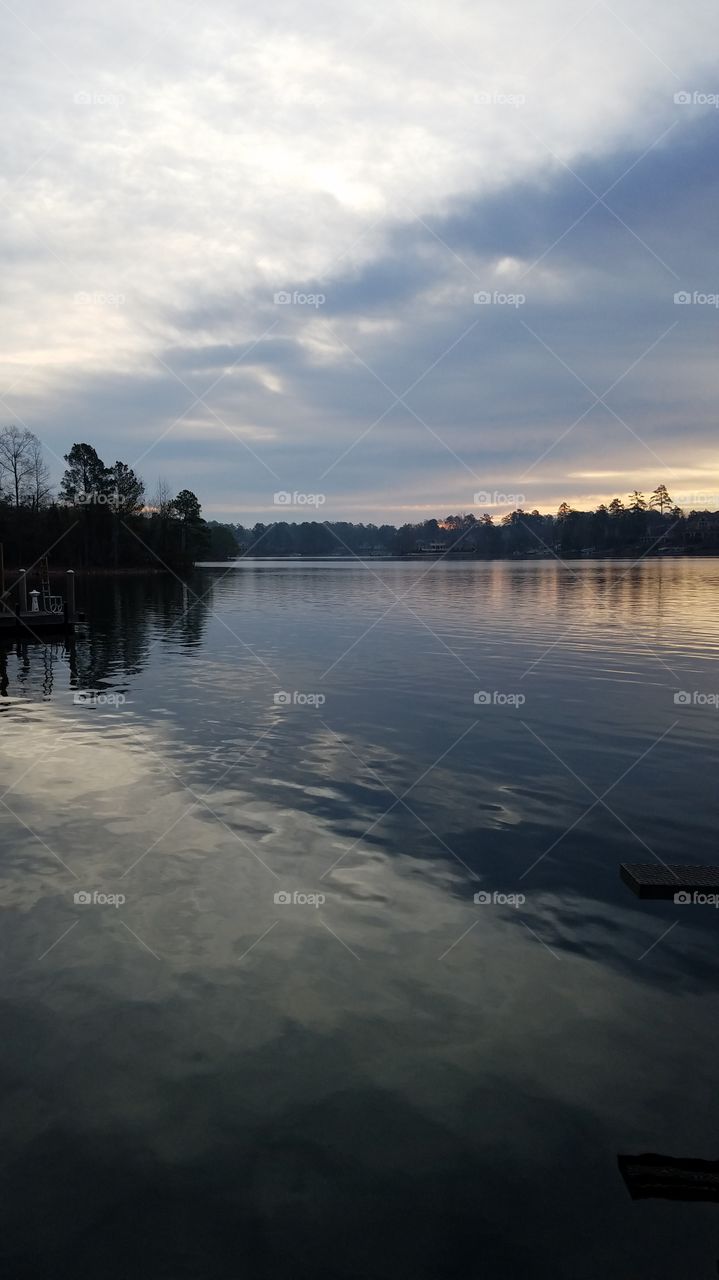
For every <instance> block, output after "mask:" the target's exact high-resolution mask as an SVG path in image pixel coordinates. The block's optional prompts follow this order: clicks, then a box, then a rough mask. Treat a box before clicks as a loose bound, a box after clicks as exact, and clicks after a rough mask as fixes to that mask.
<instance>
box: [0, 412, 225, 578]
mask: <svg viewBox="0 0 719 1280" xmlns="http://www.w3.org/2000/svg"><path fill="white" fill-rule="evenodd" d="M65 462H66V464H67V465H66V470H65V472H64V475H63V477H62V482H61V484H60V488H59V491H58V493H57V494H56V495H55V494H53V490H52V486H51V484H50V478H49V470H48V467H47V463H46V462H45V460H44V457H43V451H42V445H41V444H40V441H39V440H38V439H37V437H36V436H34V435H33V433H32V432H31V431H28V430H20V429H19V428H18V427H5V428H4V429H3V430H2V431H0V543H2V544H3V548H4V557H5V564H6V566H8V567H10V566H12V567H14V568H24V567H27V566H29V565H31V564H33V563H34V562H35V561H36V560H37V559H38V558H39V557H40V556H44V555H46V554H49V555H50V557H51V558H52V557H53V552H54V549H55V548H56V547H57V548H58V549H57V551H56V552H54V554H55V557H56V559H57V560H59V561H60V562H61V563H62V564H64V565H72V566H74V567H77V568H116V569H119V568H154V569H160V568H162V567H163V566H166V567H169V568H182V567H185V566H189V565H191V564H192V563H193V562H194V561H195V560H198V559H201V558H202V557H205V556H206V557H210V558H211V557H214V556H221V557H223V558H224V557H225V556H227V555H229V554H232V553H233V552H235V553H236V545H237V544H236V540H235V536H234V532H233V531H232V529H230V528H228V527H226V526H222V525H217V524H214V523H210V524H208V523H207V522H206V521H205V520H203V518H202V510H201V507H200V503H199V501H198V499H197V497H196V496H195V494H194V493H193V492H192V491H191V490H190V489H182V490H181V491H180V493H178V494H173V493H172V492H171V490H170V488H169V486H168V485H167V483H166V482H165V481H163V480H160V481H158V483H157V486H156V490H155V493H154V494H153V495H152V496H151V497H149V498H148V497H147V495H146V493H145V485H144V482H143V480H142V479H141V478H140V477H139V476H138V475H137V474H136V472H135V471H134V470H133V468H132V467H131V466H129V465H128V464H127V463H125V462H121V461H116V462H115V463H113V464H112V465H110V466H108V465H106V464H105V462H104V461H103V460H102V458H101V457H100V456H99V454H98V453H97V451H96V450H95V449H94V448H93V446H92V445H90V444H74V445H73V446H72V448H71V449H70V452H69V453H67V454H65Z"/></svg>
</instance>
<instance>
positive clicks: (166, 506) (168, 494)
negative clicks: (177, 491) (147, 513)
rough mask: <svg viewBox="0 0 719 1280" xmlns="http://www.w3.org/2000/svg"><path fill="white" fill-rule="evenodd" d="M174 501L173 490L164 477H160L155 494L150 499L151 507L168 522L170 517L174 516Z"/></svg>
mask: <svg viewBox="0 0 719 1280" xmlns="http://www.w3.org/2000/svg"><path fill="white" fill-rule="evenodd" d="M173 501H174V499H173V496H172V490H171V488H170V485H169V483H168V481H167V480H165V478H164V477H163V476H158V477H157V485H156V488H155V492H154V494H153V495H152V498H151V499H150V506H151V507H152V509H153V510H154V511H155V512H156V514H157V515H158V516H160V518H161V519H162V520H166V519H167V518H168V516H171V515H172V503H173Z"/></svg>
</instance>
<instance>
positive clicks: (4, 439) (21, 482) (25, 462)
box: [0, 427, 40, 507]
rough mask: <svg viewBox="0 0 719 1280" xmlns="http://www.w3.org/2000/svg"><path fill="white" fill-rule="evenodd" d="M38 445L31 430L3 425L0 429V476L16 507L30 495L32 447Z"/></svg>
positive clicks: (32, 461) (32, 463)
mask: <svg viewBox="0 0 719 1280" xmlns="http://www.w3.org/2000/svg"><path fill="white" fill-rule="evenodd" d="M35 445H37V446H38V447H39V446H40V441H39V440H38V439H37V436H34V435H33V433H32V431H27V430H23V431H20V429H19V428H18V427H4V428H3V430H2V431H0V478H4V480H5V483H6V484H7V485H8V489H9V492H10V494H11V496H12V499H13V501H14V504H15V506H16V507H19V506H21V505H22V504H23V503H24V502H26V501H27V500H28V498H29V497H30V495H31V492H32V490H31V485H30V482H31V479H32V475H33V470H34V447H35Z"/></svg>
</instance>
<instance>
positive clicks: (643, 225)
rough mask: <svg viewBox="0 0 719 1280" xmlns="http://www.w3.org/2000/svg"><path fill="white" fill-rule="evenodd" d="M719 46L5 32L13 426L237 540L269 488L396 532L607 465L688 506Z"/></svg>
mask: <svg viewBox="0 0 719 1280" xmlns="http://www.w3.org/2000/svg"><path fill="white" fill-rule="evenodd" d="M649 18H651V21H649ZM163 22H164V25H163ZM718 25H719V19H718V18H717V16H716V15H714V14H712V13H710V12H707V10H706V8H705V6H703V5H702V4H700V3H699V0H693V2H692V3H690V4H689V6H688V8H685V9H684V10H683V11H682V12H681V13H679V12H678V11H676V9H675V8H674V7H673V6H669V5H664V6H658V7H657V6H654V7H653V8H652V10H651V13H649V11H647V10H646V9H645V8H644V6H643V5H642V4H639V3H635V4H630V5H628V6H623V7H622V11H621V14H618V13H616V12H613V11H612V9H611V8H609V7H607V5H605V4H603V3H600V4H598V5H597V6H595V8H594V9H593V10H592V11H591V12H589V13H587V14H585V15H581V14H580V15H578V14H577V12H576V9H575V7H573V6H570V5H568V4H566V3H560V2H559V0H547V3H545V4H544V5H543V6H542V8H541V9H539V10H538V9H537V7H536V6H534V5H529V3H527V4H525V5H523V6H520V7H519V8H517V7H516V6H515V8H514V9H513V10H512V11H511V13H509V12H508V11H507V10H506V6H503V5H500V4H498V3H497V4H489V5H486V6H484V7H483V9H482V13H481V15H480V14H478V13H477V12H476V11H475V10H474V9H473V7H471V6H467V5H464V4H461V3H455V4H451V5H449V6H447V5H446V4H445V5H442V6H441V7H440V6H439V5H435V4H424V5H419V6H418V7H413V9H412V11H411V12H410V11H408V10H406V9H404V8H398V9H397V10H390V11H387V12H382V13H380V14H378V13H377V12H376V10H375V9H373V8H371V7H370V6H368V5H362V4H353V5H352V6H350V7H349V8H347V7H345V8H343V10H342V11H339V12H338V11H337V9H336V6H333V7H330V6H328V5H325V4H323V3H317V0H315V2H314V3H312V4H310V5H309V6H303V7H302V8H301V9H300V8H298V7H296V6H294V5H292V4H280V5H277V6H275V7H274V8H273V11H272V14H271V15H268V16H264V17H263V16H262V15H259V14H255V15H249V16H247V15H244V16H243V15H239V16H238V15H237V13H236V12H234V11H233V9H232V7H231V6H230V5H229V4H224V3H217V4H214V5H212V6H210V7H205V6H196V5H192V4H185V5H180V6H178V7H177V8H176V9H174V10H173V14H172V17H171V19H170V21H169V25H168V22H167V19H164V20H160V19H158V16H157V15H156V14H155V12H154V11H153V10H150V11H148V10H147V8H146V6H142V5H139V4H131V5H130V6H129V7H127V8H126V9H123V12H122V14H120V13H117V14H114V13H110V12H108V13H103V15H102V17H101V18H100V19H98V18H97V17H94V18H93V17H92V16H91V12H90V8H89V5H88V4H87V3H86V0H75V3H74V4H71V5H70V6H69V9H68V12H67V15H66V16H65V17H64V20H63V21H61V20H60V15H58V13H57V11H56V10H55V9H54V8H52V7H51V6H50V5H49V4H48V3H47V2H46V0H35V3H34V4H32V5H31V6H30V7H29V8H28V10H27V11H25V10H24V11H23V16H22V19H18V18H17V17H15V16H14V14H13V13H12V11H10V10H7V9H5V10H3V11H2V15H1V16H0V27H1V28H2V35H3V39H4V41H5V42H6V44H7V45H9V47H11V48H12V49H13V58H12V60H11V62H10V65H9V68H8V71H9V74H8V78H7V84H6V88H5V91H4V92H5V104H4V105H5V107H6V117H7V120H8V126H7V128H6V131H5V133H4V136H3V141H2V146H3V152H4V155H3V159H4V166H3V169H4V172H5V174H6V179H5V185H4V188H3V189H2V190H0V198H2V199H3V201H4V210H5V217H4V221H3V233H2V237H1V242H0V252H1V253H2V267H3V283H4V289H3V301H2V303H0V307H1V311H2V320H3V329H4V333H5V334H6V335H7V341H6V342H5V344H4V353H3V368H2V370H1V371H0V375H1V378H2V389H0V396H1V397H2V400H0V414H1V415H2V419H3V420H4V421H12V420H15V421H26V422H27V423H28V425H29V426H30V427H31V428H32V429H33V430H36V431H37V433H38V434H39V435H40V436H41V438H42V439H43V440H44V441H46V443H47V445H48V447H49V449H50V450H51V451H52V452H53V454H54V455H55V456H56V457H59V456H61V455H62V454H63V453H65V452H66V451H67V449H68V448H69V446H70V444H71V443H72V441H73V440H75V439H79V438H85V439H90V440H92V441H93V443H95V444H96V445H97V447H98V449H99V451H100V452H101V453H102V454H103V455H106V456H107V457H108V458H110V457H112V458H114V457H116V456H117V457H124V458H127V460H128V461H130V462H132V461H134V460H135V459H136V458H137V459H141V461H140V463H139V464H138V465H139V466H140V470H141V471H143V473H144V474H145V476H146V479H147V480H148V483H149V482H151V479H152V478H153V476H154V474H156V473H157V472H158V471H160V472H163V473H165V474H167V475H168V476H169V478H170V480H171V482H172V483H173V484H175V485H176V486H177V487H178V488H179V487H182V486H183V485H185V484H187V483H188V482H190V483H192V484H194V485H195V487H196V488H197V489H198V492H199V496H200V497H201V499H202V501H203V502H204V503H205V504H207V505H211V506H212V508H213V510H215V511H216V512H222V511H223V510H226V511H228V512H230V511H234V512H236V511H237V507H238V505H241V506H243V507H244V506H246V508H247V519H248V521H249V520H251V519H252V518H253V516H255V517H256V516H257V515H259V514H260V513H261V512H263V511H264V512H266V509H267V506H268V503H269V504H271V492H272V491H273V489H274V488H275V487H276V486H275V484H274V479H275V478H276V477H280V479H281V480H282V482H283V484H284V485H285V487H289V488H298V489H303V488H305V489H308V490H310V491H317V489H318V486H322V485H324V486H325V487H326V489H327V494H328V501H327V503H326V505H325V508H324V513H325V514H326V515H327V516H332V515H341V514H342V513H343V512H344V511H350V510H351V511H360V510H362V508H363V504H364V508H365V509H366V510H367V511H368V512H369V511H372V512H374V511H379V513H380V514H382V515H386V516H388V517H391V516H393V517H396V518H401V515H402V512H403V511H405V510H406V509H407V507H408V506H409V507H412V506H422V505H423V504H424V503H429V504H432V502H434V503H435V504H436V506H437V508H438V509H439V510H441V509H442V508H443V507H447V508H450V507H454V508H455V509H456V508H458V507H463V506H465V507H466V506H467V505H468V504H469V499H470V497H471V494H472V493H473V492H474V491H475V490H476V489H478V488H495V487H497V488H503V489H507V488H508V487H509V488H511V489H512V491H516V489H517V485H518V481H519V479H521V478H522V477H524V478H525V481H526V490H527V493H528V505H534V503H535V502H536V503H537V505H540V506H541V505H544V504H546V503H554V502H556V501H558V499H559V498H560V497H562V496H568V497H571V498H573V499H579V498H580V497H581V496H582V493H585V494H596V492H597V489H598V488H600V485H598V482H597V480H596V479H594V478H591V477H589V476H585V473H586V472H592V471H596V470H597V469H598V468H597V462H598V461H600V462H603V461H604V460H605V459H606V458H607V457H608V456H611V457H612V459H613V463H615V464H616V465H613V467H612V469H614V470H616V471H619V472H621V473H623V474H625V475H629V474H632V475H636V480H637V483H638V484H639V485H642V484H646V485H649V484H650V483H651V484H653V483H656V481H657V480H658V479H665V480H667V482H668V483H671V479H672V470H673V468H679V465H680V464H681V468H682V469H683V468H685V465H686V461H687V456H691V458H692V459H693V460H694V461H695V464H696V468H697V472H698V473H699V472H700V471H701V472H702V473H703V475H704V480H703V486H704V488H705V487H706V473H707V471H711V470H712V467H713V466H714V465H715V463H716V461H717V460H716V457H715V454H714V452H713V444H712V431H713V425H714V424H713V421H712V413H713V400H714V374H713V351H714V349H715V341H716V325H717V323H719V319H718V314H719V313H718V312H717V310H716V309H713V308H712V307H711V306H710V305H708V304H702V303H697V304H694V303H692V305H685V306H677V305H675V303H674V293H675V292H677V291H679V290H684V289H688V290H693V291H699V292H703V293H705V294H710V293H712V292H716V291H718V290H719V280H711V279H707V272H706V267H705V264H706V263H707V262H709V261H711V257H710V245H712V243H713V230H714V229H713V225H712V221H711V218H712V215H711V210H712V208H713V207H715V201H716V192H715V186H716V179H715V177H714V176H713V175H714V174H715V173H716V149H717V130H718V129H719V115H718V113H717V111H716V110H714V109H712V107H711V106H710V105H706V106H701V105H695V104H692V103H690V104H688V105H684V104H682V103H675V101H674V95H675V94H676V93H677V92H678V91H679V90H688V91H690V92H692V93H693V92H694V91H695V90H700V91H706V92H710V91H712V90H715V89H716V88H717V86H715V85H714V84H713V82H712V80H711V76H710V74H709V72H708V71H707V69H706V62H705V59H704V55H703V53H702V50H703V49H705V48H709V47H711V43H712V39H715V38H716V28H717V26H718ZM605 191H606V192H607V195H606V203H605V204H604V203H602V202H601V201H600V202H598V203H595V195H594V194H593V193H596V195H597V196H602V195H603V193H604V192H605ZM478 292H482V293H485V292H489V293H490V294H492V295H493V297H494V295H495V294H499V295H503V296H506V295H518V294H521V295H524V301H523V302H521V303H519V304H516V305H512V304H511V303H506V302H501V301H500V302H496V301H494V300H493V301H492V302H491V303H490V304H484V305H477V304H476V303H475V301H474V294H475V293H478ZM278 293H288V294H290V295H295V296H296V297H298V298H299V299H302V298H303V297H304V298H305V299H306V298H307V297H308V296H311V297H314V298H315V299H317V298H318V297H321V298H322V299H323V301H322V302H319V303H318V302H314V303H312V302H307V301H302V300H299V301H298V300H294V301H292V302H290V303H277V302H275V300H274V299H275V295H276V294H278ZM672 326H674V327H672ZM653 344H656V345H653ZM645 353H648V354H645ZM617 380H618V381H617ZM614 382H616V386H615V387H614V388H613V390H612V391H611V392H609V394H608V395H607V406H608V407H605V405H603V404H601V403H598V404H596V403H594V395H593V393H596V394H598V395H601V394H602V393H604V392H605V390H606V389H607V388H608V387H610V386H611V384H612V383H614ZM407 388H411V390H409V391H407V393H406V395H405V392H406V390H407ZM396 396H401V397H402V399H401V400H398V401H397V400H395V397H396ZM592 406H593V407H592ZM615 415H616V416H615ZM178 419H179V421H178ZM54 465H55V466H56V468H57V469H59V466H60V464H59V462H56V463H55V464H54ZM599 469H601V468H599ZM717 481H718V482H719V472H717ZM601 483H603V482H601ZM520 487H521V486H520Z"/></svg>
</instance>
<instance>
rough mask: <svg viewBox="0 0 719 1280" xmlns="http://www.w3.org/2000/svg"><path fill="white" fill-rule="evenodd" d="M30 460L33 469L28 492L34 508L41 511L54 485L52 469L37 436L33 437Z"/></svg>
mask: <svg viewBox="0 0 719 1280" xmlns="http://www.w3.org/2000/svg"><path fill="white" fill-rule="evenodd" d="M30 461H31V464H32V471H31V474H30V479H29V481H28V493H29V494H30V500H31V502H32V506H33V510H35V511H40V509H41V508H42V507H44V506H46V505H47V503H48V502H49V500H50V496H51V494H52V485H51V483H50V470H49V468H48V465H47V463H46V461H45V457H44V454H43V451H42V445H41V444H40V441H39V440H38V438H37V436H32V437H31V442H30Z"/></svg>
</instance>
